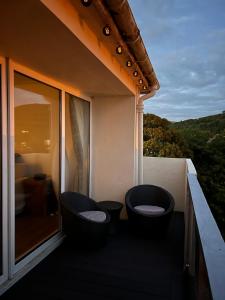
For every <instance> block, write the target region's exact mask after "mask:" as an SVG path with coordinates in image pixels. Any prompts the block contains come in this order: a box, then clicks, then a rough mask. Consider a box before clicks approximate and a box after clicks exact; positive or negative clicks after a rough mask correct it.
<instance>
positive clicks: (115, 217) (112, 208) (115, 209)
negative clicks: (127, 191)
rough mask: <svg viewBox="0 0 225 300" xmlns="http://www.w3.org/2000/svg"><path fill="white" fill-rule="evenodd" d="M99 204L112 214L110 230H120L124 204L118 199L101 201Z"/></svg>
mask: <svg viewBox="0 0 225 300" xmlns="http://www.w3.org/2000/svg"><path fill="white" fill-rule="evenodd" d="M98 206H99V207H101V208H103V209H105V210H107V211H108V213H109V214H110V229H109V232H110V233H111V234H115V233H116V232H117V231H118V225H119V220H120V212H121V210H122V208H123V204H122V203H120V202H117V201H100V202H98Z"/></svg>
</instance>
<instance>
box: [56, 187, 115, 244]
mask: <svg viewBox="0 0 225 300" xmlns="http://www.w3.org/2000/svg"><path fill="white" fill-rule="evenodd" d="M60 205H61V214H62V228H63V231H64V232H65V234H66V236H67V239H68V240H69V241H70V242H71V241H72V242H73V243H74V244H76V245H77V246H81V247H83V246H85V247H90V248H95V247H98V246H101V245H103V244H104V243H105V242H106V238H107V235H108V231H109V222H110V216H109V214H108V213H107V211H104V210H103V209H102V208H100V207H98V205H97V202H95V201H94V200H93V199H91V198H89V197H87V196H84V195H82V194H80V193H76V192H64V193H62V194H61V197H60ZM99 211H100V212H104V213H105V219H104V220H94V219H89V218H88V217H87V216H84V214H85V213H87V212H94V213H97V214H99ZM104 213H103V216H104ZM101 217H102V215H101Z"/></svg>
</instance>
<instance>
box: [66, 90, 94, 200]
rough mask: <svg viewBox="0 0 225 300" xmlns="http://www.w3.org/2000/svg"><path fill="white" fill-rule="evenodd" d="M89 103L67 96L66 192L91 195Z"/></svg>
mask: <svg viewBox="0 0 225 300" xmlns="http://www.w3.org/2000/svg"><path fill="white" fill-rule="evenodd" d="M89 146H90V107H89V102H87V101H84V100H82V99H80V98H77V97H74V96H72V95H69V94H67V95H66V190H67V191H76V192H80V193H82V194H86V195H88V193H89Z"/></svg>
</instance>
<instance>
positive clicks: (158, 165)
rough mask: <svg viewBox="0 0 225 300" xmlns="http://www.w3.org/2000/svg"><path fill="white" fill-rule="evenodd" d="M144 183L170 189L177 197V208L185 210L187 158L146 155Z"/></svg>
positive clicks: (177, 209) (175, 197)
mask: <svg viewBox="0 0 225 300" xmlns="http://www.w3.org/2000/svg"><path fill="white" fill-rule="evenodd" d="M143 183H144V184H153V185H158V186H161V187H163V188H165V189H166V190H168V191H169V192H170V193H171V194H172V195H173V197H174V199H175V210H176V211H182V212H183V211H184V209H185V197H186V196H185V195H186V159H185V158H164V157H144V160H143Z"/></svg>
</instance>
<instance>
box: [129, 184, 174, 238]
mask: <svg viewBox="0 0 225 300" xmlns="http://www.w3.org/2000/svg"><path fill="white" fill-rule="evenodd" d="M125 203H126V209H127V215H128V220H129V224H130V226H131V228H132V230H133V231H135V232H136V233H138V234H144V235H147V236H149V237H154V238H158V237H162V236H164V235H165V233H166V232H167V229H168V226H169V222H170V219H171V216H172V213H173V210H174V204H175V203H174V199H173V196H172V195H171V194H170V193H169V192H168V191H166V190H165V189H163V188H161V187H159V186H155V185H147V184H146V185H138V186H135V187H133V188H131V189H130V190H129V191H128V192H127V193H126V196H125Z"/></svg>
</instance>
